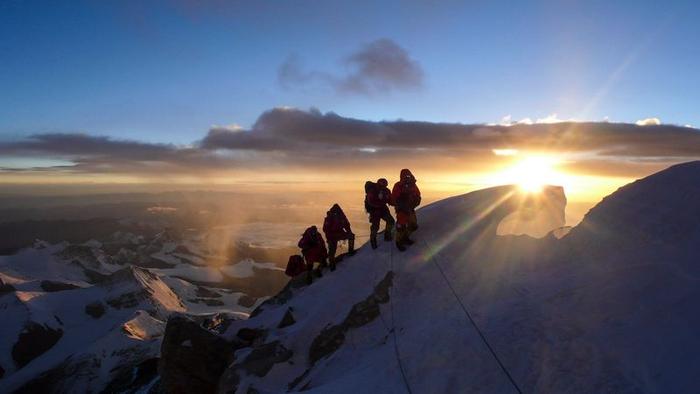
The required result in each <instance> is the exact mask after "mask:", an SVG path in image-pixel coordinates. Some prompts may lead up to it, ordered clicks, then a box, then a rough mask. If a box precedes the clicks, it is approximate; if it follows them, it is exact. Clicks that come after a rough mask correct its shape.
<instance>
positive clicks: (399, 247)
mask: <svg viewBox="0 0 700 394" xmlns="http://www.w3.org/2000/svg"><path fill="white" fill-rule="evenodd" d="M396 249H398V250H399V252H403V251H405V250H406V247H405V246H403V244H402V243H401V242H396Z"/></svg>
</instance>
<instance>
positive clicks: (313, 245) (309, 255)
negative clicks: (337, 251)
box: [298, 226, 328, 263]
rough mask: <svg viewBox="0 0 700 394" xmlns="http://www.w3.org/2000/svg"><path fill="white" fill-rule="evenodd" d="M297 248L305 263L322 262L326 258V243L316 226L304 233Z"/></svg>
mask: <svg viewBox="0 0 700 394" xmlns="http://www.w3.org/2000/svg"><path fill="white" fill-rule="evenodd" d="M298 246H299V248H300V249H301V253H302V254H303V255H304V258H305V259H306V262H307V263H317V262H322V261H324V260H325V259H326V257H328V251H327V250H326V243H325V242H324V240H323V236H322V235H321V233H319V232H318V230H317V229H316V226H311V227H309V228H307V229H306V231H304V235H302V237H301V239H300V240H299V244H298Z"/></svg>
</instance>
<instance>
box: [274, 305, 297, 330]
mask: <svg viewBox="0 0 700 394" xmlns="http://www.w3.org/2000/svg"><path fill="white" fill-rule="evenodd" d="M296 322H297V321H296V320H295V319H294V315H292V308H287V312H285V313H284V316H283V317H282V320H281V321H280V323H279V324H278V325H277V328H285V327H289V326H291V325H292V324H294V323H296Z"/></svg>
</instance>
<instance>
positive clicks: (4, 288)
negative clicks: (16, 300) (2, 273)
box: [0, 278, 15, 295]
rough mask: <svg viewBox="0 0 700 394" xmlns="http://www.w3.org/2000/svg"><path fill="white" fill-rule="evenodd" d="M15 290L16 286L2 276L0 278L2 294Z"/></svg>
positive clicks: (0, 292) (0, 291)
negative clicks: (6, 281)
mask: <svg viewBox="0 0 700 394" xmlns="http://www.w3.org/2000/svg"><path fill="white" fill-rule="evenodd" d="M13 291H15V287H14V286H12V285H11V284H9V283H5V282H4V281H3V280H2V278H0V295H3V294H6V293H12V292H13Z"/></svg>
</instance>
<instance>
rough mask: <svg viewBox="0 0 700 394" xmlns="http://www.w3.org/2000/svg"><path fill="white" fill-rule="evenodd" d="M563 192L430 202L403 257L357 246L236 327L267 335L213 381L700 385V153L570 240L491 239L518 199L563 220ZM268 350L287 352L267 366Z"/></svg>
mask: <svg viewBox="0 0 700 394" xmlns="http://www.w3.org/2000/svg"><path fill="white" fill-rule="evenodd" d="M564 203H565V199H564V198H563V193H562V191H561V189H558V188H548V189H547V190H546V191H545V193H544V194H542V195H541V196H539V197H536V198H533V197H528V196H524V195H523V194H522V193H521V192H519V191H518V190H517V189H516V188H514V187H497V188H491V189H485V190H480V191H477V192H473V193H469V194H466V195H463V196H458V197H453V198H449V199H446V200H443V201H439V202H436V203H434V204H431V205H429V206H426V207H424V208H423V209H421V210H420V211H419V214H418V216H419V223H420V229H419V230H418V231H417V232H416V233H415V235H414V238H415V240H416V241H417V243H416V244H415V245H413V246H412V247H410V248H409V250H408V251H407V252H405V253H399V252H397V251H396V249H395V248H394V247H392V244H390V243H383V244H381V245H380V247H379V249H377V250H372V249H370V248H368V247H363V248H361V249H360V250H359V252H358V254H357V255H356V256H354V257H352V258H349V259H346V260H344V261H343V262H342V263H341V264H340V265H339V268H338V270H337V271H335V272H328V273H326V274H325V275H324V277H323V278H322V279H320V280H317V281H315V282H314V283H313V284H312V285H311V286H309V287H304V286H299V287H294V286H293V287H291V288H290V289H288V290H287V291H286V292H283V293H281V294H280V295H279V296H277V297H275V298H273V299H271V300H269V301H268V302H266V303H265V304H263V306H262V307H261V308H259V310H258V311H256V312H255V313H254V316H253V317H252V318H250V319H249V320H246V321H239V322H234V323H233V324H232V325H231V326H229V328H228V330H227V331H226V333H225V337H226V338H228V339H229V340H232V341H235V340H236V337H240V336H241V332H242V331H241V329H242V328H254V329H258V330H262V332H264V334H263V335H262V338H264V342H265V344H259V345H253V346H252V349H251V347H243V348H241V349H240V350H238V351H237V352H236V353H235V361H234V363H233V364H232V365H231V366H229V367H228V369H227V370H226V371H225V372H224V374H223V375H222V377H221V380H220V381H219V391H220V392H229V391H235V392H238V393H246V392H249V390H257V392H265V393H272V392H284V391H287V390H291V391H301V390H303V391H311V392H319V393H358V392H381V393H405V392H412V393H444V392H484V393H508V392H514V393H515V392H518V391H522V392H528V393H529V392H540V393H552V392H557V393H561V392H566V393H592V392H615V393H632V392H649V393H665V392H674V393H685V392H688V393H690V392H696V391H697V387H698V384H699V383H700V375H698V374H697V371H700V336H699V335H698V334H697V333H698V332H700V315H698V314H697V304H698V302H700V286H698V285H699V284H700V266H698V264H697V263H698V262H700V250H699V249H698V245H700V220H699V218H700V162H691V163H686V164H683V165H678V166H674V167H671V168H670V169H668V170H665V171H663V172H661V173H658V174H655V175H653V176H651V177H648V178H645V179H643V180H640V181H637V182H635V183H633V184H630V185H627V186H625V187H623V188H621V189H620V190H618V191H617V192H616V193H614V194H612V195H611V196H609V197H607V198H606V199H605V200H603V201H602V202H601V203H600V204H599V205H598V206H596V207H595V208H594V209H592V210H591V211H590V212H589V214H588V215H587V216H586V217H585V218H584V220H583V222H582V223H581V224H579V225H578V226H576V227H575V228H573V229H572V230H571V231H570V232H568V233H567V234H566V235H564V236H563V237H562V238H561V239H558V237H557V236H554V235H553V234H552V235H548V236H545V237H543V238H540V239H536V238H532V237H529V236H515V235H497V229H498V226H499V224H500V223H501V221H502V220H503V218H506V217H508V216H509V215H511V214H512V213H513V212H516V211H518V210H522V209H524V208H526V209H527V210H529V211H531V212H536V215H537V216H538V217H539V218H540V219H542V220H549V221H550V226H551V227H550V228H551V229H552V230H554V229H558V228H560V227H561V225H562V223H561V220H560V218H563V204H564ZM557 211H558V212H557ZM530 216H532V215H530ZM289 314H291V316H293V321H294V322H293V324H291V325H286V324H280V323H281V322H283V321H284V318H286V317H285V315H289ZM280 327H282V328H280ZM266 346H268V347H269V346H275V347H276V349H277V350H276V351H275V352H274V353H275V354H277V355H279V354H285V355H287V357H284V358H269V360H271V361H269V362H270V366H271V368H270V370H269V371H267V372H265V371H262V372H261V371H259V370H258V369H257V367H256V365H257V364H254V362H253V358H254V357H253V356H252V354H254V353H255V352H256V350H258V351H259V352H262V349H265V348H266ZM256 360H257V358H256ZM257 362H259V360H258V361H257Z"/></svg>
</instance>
